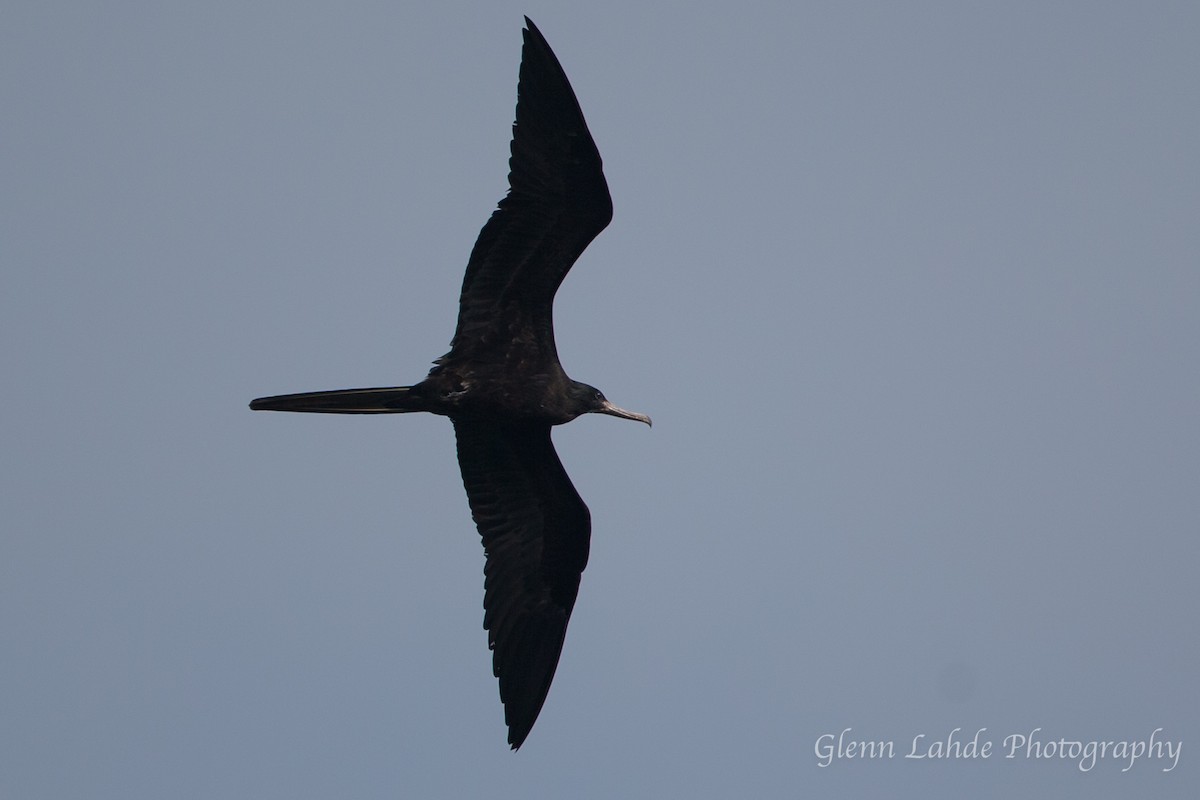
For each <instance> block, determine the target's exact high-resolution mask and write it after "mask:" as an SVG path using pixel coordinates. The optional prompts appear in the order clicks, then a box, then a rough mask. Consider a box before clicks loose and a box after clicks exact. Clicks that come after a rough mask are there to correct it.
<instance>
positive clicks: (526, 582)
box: [250, 17, 650, 750]
mask: <svg viewBox="0 0 1200 800" xmlns="http://www.w3.org/2000/svg"><path fill="white" fill-rule="evenodd" d="M525 26H526V27H525V29H524V30H523V31H522V36H523V39H524V45H523V47H522V50H521V71H520V77H519V79H518V83H517V113H516V122H515V123H513V138H512V144H511V152H512V157H511V158H510V159H509V162H508V163H509V174H508V183H509V190H508V194H507V195H506V196H505V197H504V199H503V200H501V201H500V203H499V204H498V206H497V208H496V210H495V211H494V212H493V213H492V216H491V218H490V219H489V220H488V221H487V224H486V225H484V226H483V229H482V230H481V231H480V232H479V238H478V239H477V240H476V242H475V247H474V249H473V250H472V251H471V257H470V259H469V260H468V261H467V272H466V276H465V277H464V278H463V285H462V293H461V295H460V296H459V301H458V302H459V307H458V327H457V328H456V330H455V332H454V338H453V340H452V341H451V344H450V352H448V353H446V355H444V356H442V357H441V358H439V359H437V360H436V361H435V362H433V363H434V365H433V368H432V369H431V370H430V371H429V375H428V376H427V377H426V378H425V380H423V381H421V382H420V383H418V384H417V385H415V386H393V387H383V388H375V389H342V390H338V391H330V392H306V393H303V394H286V395H280V396H277V397H260V398H259V399H257V400H255V401H253V402H252V403H251V404H250V408H252V409H255V410H265V411H308V412H317V413H325V414H403V413H407V412H411V411H428V412H430V413H433V414H441V415H443V416H446V417H449V418H450V421H451V422H452V423H454V434H455V437H456V439H457V441H458V464H459V467H460V469H461V470H462V478H463V485H464V486H465V487H466V490H467V500H468V502H469V503H470V506H471V516H472V517H473V518H474V520H475V525H476V527H478V529H479V533H480V535H481V536H482V537H483V548H484V553H485V555H486V564H485V566H484V570H483V572H484V576H485V577H484V589H483V607H484V615H483V626H484V628H486V629H487V631H488V647H489V648H490V649H491V650H492V651H493V654H492V671H493V672H494V673H495V675H496V677H497V678H499V681H500V700H501V702H502V703H503V704H504V721H505V723H506V724H507V725H508V743H509V744H510V745H511V746H512V749H513V750H516V749H517V748H518V747H520V746H521V743H522V742H524V741H525V737H526V736H528V735H529V731H530V729H531V728H532V727H533V723H534V721H535V720H536V719H537V716H538V713H539V712H540V711H541V709H542V704H543V703H544V702H545V700H546V693H547V692H548V691H549V690H550V682H551V680H553V678H554V670H555V668H556V667H557V666H558V658H559V654H560V653H561V652H562V646H563V638H564V636H565V635H566V632H567V621H568V620H569V619H570V616H571V609H572V608H573V607H574V606H575V597H576V595H577V594H578V592H579V579H580V576H581V575H582V573H583V568H584V566H585V565H586V564H587V559H588V548H589V542H590V539H591V528H592V524H591V514H590V513H589V512H588V508H587V506H586V505H584V502H583V500H582V499H581V498H580V497H579V493H578V492H577V491H575V487H574V486H573V485H572V484H571V479H570V478H569V477H567V473H566V471H565V470H564V469H563V466H562V462H561V461H559V458H558V454H557V453H556V452H555V450H554V444H553V443H552V442H551V440H550V428H551V427H552V426H554V425H562V424H563V423H566V422H570V421H571V420H573V419H575V418H576V417H578V416H579V415H581V414H588V413H599V414H610V415H612V416H615V417H623V418H625V419H632V420H637V421H638V422H644V423H646V424H647V425H649V424H650V418H649V417H647V416H646V415H644V414H636V413H634V412H632V411H626V410H625V409H622V408H618V407H617V406H615V405H613V404H612V403H610V402H609V401H608V400H607V399H606V398H605V397H604V395H603V394H602V393H601V392H600V391H599V390H598V389H596V388H594V387H592V386H588V385H587V384H586V383H580V382H579V381H575V380H571V379H570V378H568V377H567V374H566V372H564V371H563V368H562V365H561V364H560V363H559V361H558V352H557V350H556V348H555V346H554V324H553V317H552V307H553V303H554V295H555V292H556V291H557V290H558V287H559V284H561V283H562V280H563V278H564V277H565V276H566V274H567V271H568V270H570V269H571V265H573V264H574V263H575V260H576V259H577V258H579V255H580V254H581V253H582V252H583V251H584V248H586V247H587V246H588V244H589V243H590V242H591V241H592V239H594V238H596V235H597V234H599V233H600V231H602V230H604V228H605V227H606V226H607V225H608V223H609V221H610V220H611V219H612V199H611V197H610V196H609V193H608V183H607V182H606V181H605V179H604V172H603V169H602V165H601V161H600V153H599V152H598V151H597V150H596V144H595V142H594V141H592V135H591V133H590V132H589V131H588V128H587V123H585V122H584V119H583V112H582V111H581V110H580V108H579V101H578V100H576V99H575V93H574V91H572V89H571V84H570V83H569V82H568V81H567V76H566V73H564V72H563V69H562V66H561V65H560V64H559V63H558V59H557V58H556V57H555V55H554V52H553V51H552V50H551V49H550V45H549V44H547V43H546V39H545V38H544V37H543V36H542V34H541V32H540V31H539V30H538V29H537V27H536V26H535V25H534V24H533V22H532V21H530V19H529V18H528V17H526V18H525Z"/></svg>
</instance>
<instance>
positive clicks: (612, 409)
mask: <svg viewBox="0 0 1200 800" xmlns="http://www.w3.org/2000/svg"><path fill="white" fill-rule="evenodd" d="M599 412H600V413H601V414H609V415H610V416H614V417H620V418H621V419H632V420H634V421H636V422H644V423H646V424H647V425H649V426H651V427H653V426H654V423H652V422H651V421H650V418H649V417H647V416H646V415H645V414H638V413H637V412H635V411H626V410H625V409H623V408H620V407H618V406H614V405H613V404H612V403H610V402H608V401H607V400H605V401H604V404H603V405H601V406H600V408H599Z"/></svg>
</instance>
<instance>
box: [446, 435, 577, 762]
mask: <svg viewBox="0 0 1200 800" xmlns="http://www.w3.org/2000/svg"><path fill="white" fill-rule="evenodd" d="M454 432H455V435H456V436H457V439H458V463H459V466H460V468H461V469H462V476H463V485H464V486H465V487H466V489H467V498H468V499H469V500H470V503H471V516H472V517H474V519H475V524H476V525H477V526H478V528H479V533H480V534H481V535H482V536H483V547H484V551H485V552H486V554H487V564H486V566H485V567H484V575H485V579H484V591H483V607H484V617H483V626H484V627H485V628H487V630H488V646H489V647H491V648H492V650H493V651H494V652H493V656H492V668H493V671H494V672H495V674H496V677H497V678H499V679H500V700H501V701H502V702H503V703H504V720H505V722H506V723H507V724H508V742H509V744H511V745H512V746H513V749H516V748H517V747H520V745H521V743H522V742H523V741H524V740H525V737H526V735H528V733H529V730H530V728H532V727H533V723H534V720H536V719H537V716H538V712H539V711H541V708H542V703H543V702H544V701H545V699H546V693H547V692H548V691H549V690H550V681H551V680H552V679H553V678H554V670H555V667H557V666H558V656H559V653H560V652H562V645H563V637H564V636H565V635H566V632H567V620H568V619H569V618H570V616H571V609H572V607H574V605H575V596H576V594H577V593H578V591H579V577H580V574H581V573H582V572H583V568H584V566H585V565H586V564H587V558H588V543H589V540H590V537H591V516H590V514H589V513H588V509H587V506H586V505H584V503H583V500H581V499H580V497H579V493H578V492H576V491H575V487H574V486H573V485H572V484H571V479H570V478H569V477H567V473H566V472H565V471H564V470H563V467H562V463H561V462H560V461H559V460H558V454H557V453H555V452H554V445H553V443H552V442H551V441H550V427H549V426H547V425H529V424H506V423H493V422H482V421H474V420H461V419H456V420H454Z"/></svg>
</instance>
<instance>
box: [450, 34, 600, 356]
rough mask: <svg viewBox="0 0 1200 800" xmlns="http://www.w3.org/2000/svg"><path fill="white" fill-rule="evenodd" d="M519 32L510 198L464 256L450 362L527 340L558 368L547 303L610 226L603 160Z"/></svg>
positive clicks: (537, 41)
mask: <svg viewBox="0 0 1200 800" xmlns="http://www.w3.org/2000/svg"><path fill="white" fill-rule="evenodd" d="M525 22H526V26H527V27H526V29H525V30H524V31H522V34H523V36H524V46H523V48H522V51H521V72H520V78H519V81H518V85H517V113H516V122H514V123H513V139H512V144H511V147H510V149H511V153H512V155H511V158H510V159H509V175H508V182H509V192H508V194H507V196H505V198H504V199H503V200H501V201H500V203H499V206H498V207H497V209H496V211H495V212H493V214H492V216H491V218H490V219H489V220H488V222H487V224H486V225H484V226H483V229H482V230H481V231H480V233H479V238H478V239H477V240H476V242H475V247H474V249H473V250H472V251H471V257H470V259H469V261H468V262H467V270H466V275H465V276H464V278H463V286H462V293H461V295H460V297H459V316H458V326H457V329H456V330H455V333H454V341H453V343H452V345H451V350H450V353H449V354H447V358H448V359H453V358H454V357H455V356H456V355H460V354H462V355H465V354H466V353H467V352H471V353H475V352H476V351H478V350H479V349H480V348H484V347H487V346H488V345H491V346H493V347H499V348H504V347H505V346H507V343H509V342H512V341H515V340H530V339H532V340H536V341H537V342H538V345H539V347H540V349H541V350H542V351H543V353H544V354H545V355H546V356H547V357H553V358H555V359H556V358H557V354H556V353H555V349H554V329H553V319H552V310H551V309H552V305H553V302H554V294H555V292H557V291H558V287H559V285H560V284H561V283H562V280H563V278H564V277H566V274H567V272H568V271H569V270H570V269H571V266H572V265H573V264H574V263H575V261H576V259H578V258H579V255H580V254H581V253H582V252H583V251H584V249H585V248H586V247H587V246H588V244H589V243H590V242H591V241H592V239H594V238H596V236H597V235H598V234H599V233H600V231H602V230H604V228H605V227H606V226H607V225H608V223H609V221H610V220H611V219H612V199H611V197H610V196H609V192H608V184H607V182H606V181H605V179H604V171H603V164H602V162H601V160H600V153H599V152H598V151H597V149H596V143H595V142H594V141H593V140H592V135H591V133H590V132H589V131H588V127H587V123H586V122H585V121H584V118H583V112H582V111H581V110H580V108H579V101H578V100H576V98H575V92H574V91H573V90H572V89H571V84H570V82H569V81H568V80H567V76H566V73H564V72H563V69H562V66H561V65H560V64H559V63H558V59H557V58H556V57H555V55H554V52H553V51H552V50H551V49H550V45H549V44H547V43H546V40H545V38H543V36H542V34H541V32H540V31H538V29H537V28H536V27H535V26H534V24H533V23H532V22H531V21H529V19H528V18H526V20H525ZM501 324H502V325H504V326H505V328H504V329H503V330H499V329H498V330H492V329H493V328H495V327H496V326H497V325H501Z"/></svg>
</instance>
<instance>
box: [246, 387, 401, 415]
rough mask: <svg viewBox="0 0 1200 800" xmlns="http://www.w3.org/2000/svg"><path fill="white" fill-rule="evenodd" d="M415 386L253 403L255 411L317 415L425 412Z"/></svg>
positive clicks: (311, 394) (339, 391)
mask: <svg viewBox="0 0 1200 800" xmlns="http://www.w3.org/2000/svg"><path fill="white" fill-rule="evenodd" d="M410 389H412V387H411V386H388V387H380V388H377V389H337V390H334V391H331V392H303V393H301V394H281V395H276V396H275V397H260V398H258V399H257V400H254V401H252V402H251V403H250V408H251V409H252V410H254V411H304V412H309V413H314V414H402V413H404V412H407V411H424V410H425V406H424V404H423V403H421V402H420V400H419V396H418V395H414V394H412V393H411V392H410Z"/></svg>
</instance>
